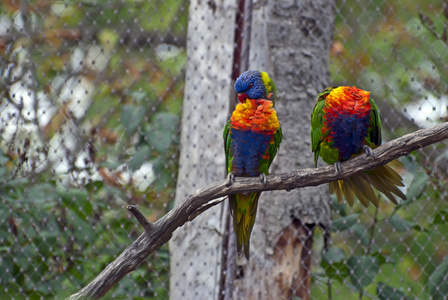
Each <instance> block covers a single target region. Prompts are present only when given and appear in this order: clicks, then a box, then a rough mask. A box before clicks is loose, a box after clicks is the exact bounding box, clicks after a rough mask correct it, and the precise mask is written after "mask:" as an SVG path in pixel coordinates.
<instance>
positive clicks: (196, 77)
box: [170, 0, 236, 299]
mask: <svg viewBox="0 0 448 300" xmlns="http://www.w3.org/2000/svg"><path fill="white" fill-rule="evenodd" d="M235 12H236V3H235V1H228V0H220V1H219V0H214V1H200V0H196V1H191V3H190V7H189V22H188V37H187V58H188V59H187V69H186V81H185V96H184V103H183V113H182V132H181V150H180V151H181V152H180V165H179V173H178V179H177V180H178V181H177V191H176V200H175V201H176V204H178V203H179V202H180V201H182V200H183V199H184V198H185V197H186V196H188V195H189V194H191V193H192V192H193V191H194V190H196V189H198V188H201V187H205V186H206V185H207V184H209V183H211V182H213V181H216V180H222V179H223V178H224V177H225V167H224V164H225V163H224V161H225V160H224V145H223V138H222V132H223V129H224V125H225V123H226V121H227V117H228V111H229V98H230V91H231V90H232V83H231V76H230V74H231V73H232V58H233V42H234V39H233V32H234V26H235ZM227 214H228V207H227V201H225V202H224V205H218V206H216V207H213V208H211V209H209V210H208V211H206V212H205V213H203V214H201V215H200V216H199V217H197V218H196V219H195V220H194V221H193V222H190V223H187V224H185V225H184V226H183V227H181V228H179V229H178V230H176V231H175V233H174V234H173V238H172V240H171V241H170V255H171V263H170V268H171V275H170V276H171V277H170V298H171V299H217V298H218V296H219V295H218V294H219V290H220V282H221V278H222V264H223V263H225V261H224V262H223V261H222V259H223V245H222V243H223V240H224V239H223V236H225V235H226V232H227V228H226V224H225V219H226V215H227Z"/></svg>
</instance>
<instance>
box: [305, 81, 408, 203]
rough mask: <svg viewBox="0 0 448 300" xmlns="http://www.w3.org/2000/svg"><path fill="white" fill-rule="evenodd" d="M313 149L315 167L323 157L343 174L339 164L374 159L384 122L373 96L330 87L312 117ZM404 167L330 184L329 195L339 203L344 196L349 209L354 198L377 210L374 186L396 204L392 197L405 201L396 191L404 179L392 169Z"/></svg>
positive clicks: (388, 167)
mask: <svg viewBox="0 0 448 300" xmlns="http://www.w3.org/2000/svg"><path fill="white" fill-rule="evenodd" d="M311 145H312V150H313V152H314V163H315V165H316V166H317V161H318V158H319V156H320V157H322V159H323V160H324V161H325V162H326V163H328V164H334V165H335V167H336V172H339V170H340V165H339V163H340V162H343V161H345V160H347V159H349V158H351V157H353V156H356V155H359V154H360V153H362V151H364V152H366V153H367V155H370V156H373V151H372V148H376V147H377V146H379V145H381V121H380V116H379V113H378V107H377V106H376V104H375V102H374V101H373V100H372V99H371V98H370V92H367V91H363V90H361V89H358V88H356V87H348V86H341V87H330V88H327V89H325V90H324V91H323V92H321V93H320V94H319V96H318V98H317V102H316V105H315V106H314V109H313V113H312V115H311ZM401 166H403V165H402V164H401V163H400V162H399V161H398V160H394V161H392V162H390V163H388V164H386V165H383V166H380V167H378V168H376V169H373V170H370V171H366V172H361V173H358V174H356V175H353V176H351V177H349V178H346V179H344V180H337V181H333V182H330V193H332V194H334V193H335V194H336V196H337V199H338V202H339V203H341V202H342V199H343V196H345V198H346V199H347V202H348V203H349V205H350V206H352V205H353V202H354V195H356V197H357V198H358V199H359V200H360V201H361V203H362V204H363V205H364V206H366V207H367V206H368V205H369V202H372V203H373V204H374V205H375V206H378V198H377V196H376V194H375V192H374V190H373V189H372V186H373V187H374V188H376V189H377V190H378V191H380V192H382V193H383V194H384V195H385V196H386V197H387V198H389V199H390V200H391V201H392V202H393V203H395V204H397V201H396V200H395V197H394V195H393V194H395V195H397V196H398V197H400V198H401V199H403V200H406V196H405V195H404V194H403V193H402V192H401V191H400V189H398V187H397V186H404V185H403V179H402V178H401V176H400V175H399V174H398V173H397V172H396V171H395V170H394V169H393V167H401Z"/></svg>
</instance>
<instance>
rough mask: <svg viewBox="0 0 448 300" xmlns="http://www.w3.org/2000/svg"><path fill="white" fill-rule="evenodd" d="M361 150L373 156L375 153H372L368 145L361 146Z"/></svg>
mask: <svg viewBox="0 0 448 300" xmlns="http://www.w3.org/2000/svg"><path fill="white" fill-rule="evenodd" d="M362 150H363V151H364V153H365V154H367V156H370V157H373V158H375V155H374V154H373V150H372V148H370V147H369V146H367V145H364V146H362Z"/></svg>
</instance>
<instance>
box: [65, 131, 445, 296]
mask: <svg viewBox="0 0 448 300" xmlns="http://www.w3.org/2000/svg"><path fill="white" fill-rule="evenodd" d="M445 139H448V123H443V124H440V125H437V126H434V127H431V128H427V129H422V130H419V131H416V132H414V133H411V134H407V135H405V136H403V137H400V138H398V139H395V140H393V141H390V142H389V143H386V144H384V145H383V146H381V147H378V148H376V149H375V150H374V151H373V153H374V156H375V158H372V157H367V156H366V155H365V154H363V155H360V156H358V157H356V158H354V159H351V160H348V161H346V162H344V163H342V164H341V168H342V171H341V172H340V174H339V175H336V172H335V171H334V167H333V166H326V167H321V168H318V169H315V168H314V169H302V170H294V171H290V172H287V173H280V174H273V175H268V176H267V184H266V186H265V185H264V184H263V183H261V182H260V180H259V178H250V177H237V178H236V179H235V182H234V183H233V184H232V186H230V187H228V186H227V180H221V181H218V182H215V183H213V184H210V185H209V186H207V187H205V188H203V189H200V190H196V191H195V192H194V193H193V194H191V195H190V196H188V197H187V198H186V199H184V200H183V201H181V203H179V204H178V205H176V207H175V208H173V209H172V210H171V211H170V212H168V214H166V215H165V216H164V217H163V218H161V219H160V220H158V221H157V222H155V223H151V225H146V227H147V228H148V229H147V230H148V231H147V232H145V233H143V234H142V235H140V236H139V237H138V238H137V239H136V240H135V241H134V242H133V243H132V244H131V245H129V247H127V248H126V249H125V250H124V251H123V252H122V253H121V254H120V255H119V256H118V257H117V258H116V259H115V260H114V261H113V262H111V263H110V264H108V265H107V267H106V268H105V269H104V270H103V271H102V272H101V273H100V274H99V275H98V276H97V277H96V278H95V279H94V280H92V282H90V283H89V284H88V285H87V286H85V287H84V288H83V289H81V290H80V291H79V292H78V293H76V294H74V295H72V296H70V297H69V298H68V299H99V298H101V297H103V296H104V295H105V294H106V293H107V292H108V291H109V290H110V289H111V288H112V287H113V286H114V285H115V284H117V283H118V282H119V281H120V280H121V279H122V278H123V277H124V276H125V275H126V274H128V273H130V272H132V271H134V270H135V269H136V268H137V267H138V266H139V265H140V264H141V263H143V262H144V261H145V259H146V257H147V256H148V255H149V254H151V253H152V252H154V251H156V250H157V249H158V248H159V247H160V246H162V245H163V244H165V243H166V242H168V240H169V239H170V238H171V236H172V234H173V232H174V231H175V230H176V229H178V228H179V227H180V226H183V225H184V224H185V223H187V222H189V221H192V220H193V219H194V218H195V217H196V216H198V215H200V214H201V213H203V212H204V211H207V210H208V209H209V208H210V207H212V206H215V205H216V204H219V203H221V202H222V201H223V200H224V199H226V195H229V194H237V193H243V192H250V193H252V192H260V191H268V190H292V189H295V188H303V187H307V186H317V185H321V184H324V183H327V182H330V181H334V180H337V179H343V178H346V177H349V176H352V175H354V174H356V173H359V172H362V171H367V170H371V169H374V168H376V167H378V166H380V165H384V164H386V163H388V162H389V161H391V160H393V159H396V158H398V157H400V156H404V155H408V154H409V153H411V152H412V151H414V150H417V149H420V148H423V147H426V146H428V145H431V144H434V143H437V142H440V141H442V140H445ZM298 201H301V200H298ZM140 222H141V220H140ZM143 223H145V224H146V222H143ZM190 224H191V223H190ZM291 224H292V226H288V227H287V228H285V230H283V234H282V236H283V237H284V239H285V240H283V241H282V240H281V238H279V239H277V244H278V245H279V246H280V247H279V249H280V250H281V249H282V247H284V251H283V253H284V256H285V257H294V255H291V254H289V255H288V253H287V252H294V250H295V249H298V247H297V240H298V239H304V240H305V242H300V243H301V245H305V246H307V243H309V241H307V239H306V235H307V233H306V232H305V231H303V230H299V231H298V230H297V228H301V227H300V226H299V225H300V224H298V223H297V220H295V219H293V221H292V222H291ZM288 228H289V229H288ZM304 228H310V227H309V226H307V227H304ZM288 230H289V231H290V232H289V233H288ZM178 231H179V230H178ZM294 231H296V232H297V233H294ZM291 240H292V241H294V240H295V241H296V245H293V244H291ZM201 242H202V244H205V243H207V240H201ZM288 243H290V244H291V245H290V247H289V249H286V248H287V246H288ZM282 245H283V246H282ZM307 247H309V244H308V246H307ZM182 250H183V249H182ZM277 251H278V250H277ZM302 252H303V251H302ZM279 253H280V254H281V251H280V252H279ZM274 254H275V251H273V255H274ZM301 255H302V259H301V260H304V261H305V260H306V259H307V258H306V254H301ZM277 256H281V255H277ZM197 260H198V261H200V263H201V264H203V265H204V264H205V265H206V263H207V262H206V261H203V260H202V258H201V257H198V258H197ZM251 260H252V258H251ZM278 261H279V262H285V260H282V259H281V258H280V257H279V259H278ZM288 261H291V260H287V261H286V264H287V263H288ZM188 263H189V262H188V261H187V260H185V261H184V262H180V263H179V264H182V265H187V266H188ZM265 263H266V264H269V263H271V261H270V260H268V261H266V262H265ZM193 266H197V265H196V264H193ZM193 270H194V269H193V267H192V268H191V269H189V270H187V271H188V272H190V273H193V272H194V271H193ZM272 274H274V273H271V271H269V272H268V273H265V274H264V280H263V281H261V282H257V285H256V286H254V287H253V290H252V291H253V292H254V293H253V294H252V296H251V297H250V298H264V297H262V296H263V295H267V294H268V291H266V290H265V289H264V288H263V286H264V284H268V285H269V283H270V282H271V281H273V280H275V279H276V278H272V276H271V275H272ZM275 274H278V275H279V276H280V275H281V274H282V273H279V272H277V273H275ZM285 274H286V273H285ZM288 274H291V273H288ZM196 275H198V274H197V273H196ZM303 275H305V276H303ZM289 276H290V277H291V275H289ZM297 276H302V278H307V274H303V273H300V274H298V275H297ZM184 277H186V274H184ZM277 278H278V276H277ZM299 278H300V277H299ZM305 280H309V279H305ZM285 282H286V281H285V279H283V278H282V280H281V281H280V283H281V284H284V283H285ZM280 283H279V286H280ZM286 286H287V287H288V288H289V286H288V285H286ZM290 286H291V287H292V289H291V290H298V288H297V286H294V285H290ZM203 288H204V289H205V287H198V290H197V291H195V292H198V293H199V292H200V290H201V289H203ZM274 291H280V292H282V291H283V289H276V290H274ZM258 292H259V293H258ZM269 292H270V291H269ZM281 295H282V293H280V296H279V297H277V296H276V297H274V298H271V299H281ZM215 297H216V296H215ZM184 299H190V298H184ZM193 299H195V298H193ZM197 299H202V298H200V297H197ZM205 299H213V298H212V297H210V298H205ZM235 299H240V298H235Z"/></svg>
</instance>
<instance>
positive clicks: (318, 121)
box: [311, 87, 333, 167]
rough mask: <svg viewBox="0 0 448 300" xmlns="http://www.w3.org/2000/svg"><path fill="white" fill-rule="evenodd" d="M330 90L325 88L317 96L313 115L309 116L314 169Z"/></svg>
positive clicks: (330, 88) (331, 88)
mask: <svg viewBox="0 0 448 300" xmlns="http://www.w3.org/2000/svg"><path fill="white" fill-rule="evenodd" d="M332 90H333V87H329V88H326V89H325V90H324V91H323V92H321V93H320V94H319V95H318V96H317V102H316V104H315V105H314V108H313V113H312V114H311V150H312V151H313V152H314V165H315V166H316V167H317V160H318V158H319V146H320V143H321V142H322V126H323V122H324V120H323V116H324V106H325V99H326V98H327V96H328V94H330V92H331V91H332Z"/></svg>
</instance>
